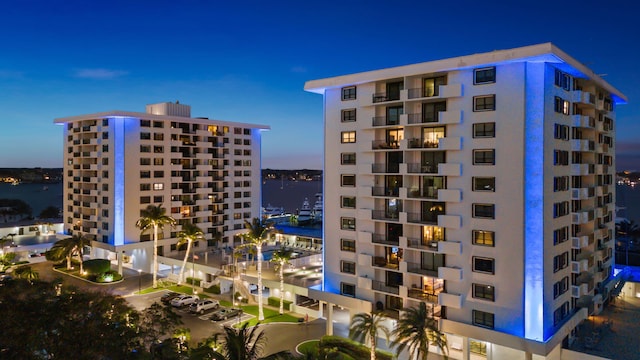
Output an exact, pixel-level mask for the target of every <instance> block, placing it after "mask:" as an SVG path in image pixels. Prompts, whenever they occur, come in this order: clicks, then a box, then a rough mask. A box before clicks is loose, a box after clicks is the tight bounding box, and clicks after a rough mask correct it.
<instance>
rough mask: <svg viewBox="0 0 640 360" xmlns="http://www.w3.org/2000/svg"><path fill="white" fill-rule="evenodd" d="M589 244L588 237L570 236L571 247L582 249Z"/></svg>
mask: <svg viewBox="0 0 640 360" xmlns="http://www.w3.org/2000/svg"><path fill="white" fill-rule="evenodd" d="M588 246H589V237H588V236H586V235H584V236H576V237H572V238H571V248H572V249H576V250H577V249H582V248H586V247H588Z"/></svg>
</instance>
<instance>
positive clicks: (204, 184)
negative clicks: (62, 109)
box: [55, 102, 269, 271]
mask: <svg viewBox="0 0 640 360" xmlns="http://www.w3.org/2000/svg"><path fill="white" fill-rule="evenodd" d="M55 123H56V124H60V125H62V126H63V129H64V130H63V132H64V175H65V179H64V183H65V186H64V230H65V232H66V233H68V234H71V233H74V234H75V233H82V234H84V235H86V236H88V237H90V238H91V239H92V240H93V241H92V245H91V246H92V253H91V256H92V257H99V258H110V259H117V260H118V262H119V264H122V262H125V263H130V265H131V267H132V268H134V269H141V270H143V271H151V263H152V260H153V259H152V246H153V241H152V240H153V234H152V232H147V233H145V234H141V232H140V229H139V228H137V227H136V225H135V224H136V221H137V220H138V219H139V218H140V211H141V210H143V209H145V208H146V207H147V206H148V205H162V207H164V208H165V209H166V210H167V215H170V216H172V217H173V218H175V219H176V220H177V226H176V227H175V228H170V227H165V229H164V230H162V231H160V232H159V237H158V238H159V239H160V240H159V248H158V254H159V255H161V256H162V255H164V256H171V255H172V254H177V253H178V251H177V249H176V242H177V239H176V236H177V234H178V232H179V231H180V230H181V225H182V224H184V223H185V222H191V223H194V224H195V225H197V226H198V227H199V228H200V229H202V231H203V232H204V233H205V241H199V242H197V244H194V245H195V247H194V251H203V250H206V249H207V248H208V247H211V246H214V245H217V246H222V245H225V244H226V243H228V242H229V241H233V240H230V239H232V238H233V236H234V235H235V234H237V233H239V232H241V231H242V229H244V221H245V220H251V219H252V218H254V217H259V216H260V207H261V191H260V184H261V182H260V177H261V176H260V146H261V132H262V131H263V130H267V129H269V128H268V127H267V126H263V125H254V124H243V123H234V122H227V121H218V120H209V119H207V118H192V117H191V108H190V106H188V105H184V104H179V103H177V102H176V103H160V104H153V105H147V107H146V112H144V113H140V112H127V111H109V112H103V113H95V114H88V115H80V116H73V117H66V118H60V119H56V120H55Z"/></svg>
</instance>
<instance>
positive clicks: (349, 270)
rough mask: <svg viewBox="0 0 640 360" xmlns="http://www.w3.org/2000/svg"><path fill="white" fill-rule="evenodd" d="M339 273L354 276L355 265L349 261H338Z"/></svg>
mask: <svg viewBox="0 0 640 360" xmlns="http://www.w3.org/2000/svg"><path fill="white" fill-rule="evenodd" d="M340 272H342V273H345V274H355V273H356V263H354V262H351V261H340Z"/></svg>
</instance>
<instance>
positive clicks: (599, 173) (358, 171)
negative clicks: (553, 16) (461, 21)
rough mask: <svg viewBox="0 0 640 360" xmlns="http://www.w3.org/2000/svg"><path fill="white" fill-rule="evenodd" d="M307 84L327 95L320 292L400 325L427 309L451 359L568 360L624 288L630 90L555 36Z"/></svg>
mask: <svg viewBox="0 0 640 360" xmlns="http://www.w3.org/2000/svg"><path fill="white" fill-rule="evenodd" d="M305 90H307V91H310V92H314V93H318V94H322V95H323V96H324V124H325V152H324V154H325V159H324V181H325V185H324V186H325V189H324V190H325V191H324V206H325V209H324V214H325V215H324V249H325V256H324V283H323V292H314V293H313V296H315V297H317V298H319V299H320V300H322V301H324V302H327V303H330V304H336V305H340V306H343V307H347V308H349V309H350V311H351V314H352V315H353V314H354V313H357V312H368V311H372V310H382V311H384V312H385V313H386V314H388V315H389V317H390V318H397V317H398V314H399V313H400V312H401V311H402V309H403V308H407V307H412V306H416V305H417V304H418V303H419V302H425V303H426V304H427V305H428V307H429V308H430V309H432V311H433V314H434V316H435V317H437V318H439V319H440V324H441V329H442V330H443V332H445V333H446V334H447V335H448V338H449V350H450V355H451V356H454V358H461V359H468V358H469V356H470V355H469V354H470V349H474V352H476V353H477V352H480V353H484V354H486V355H487V357H488V358H493V359H531V358H532V356H533V355H535V357H534V358H545V357H546V358H559V356H560V355H559V353H560V346H561V344H562V343H563V341H567V342H569V341H571V340H572V336H573V335H572V334H573V333H574V329H575V328H576V326H577V325H578V324H580V323H581V322H582V321H584V320H585V319H586V318H587V316H588V314H591V313H598V312H599V311H600V310H601V307H602V306H603V302H606V301H607V298H608V293H609V290H610V289H611V286H612V283H613V281H612V279H613V275H614V274H613V264H614V261H613V247H614V240H613V238H614V200H615V187H614V186H615V185H614V175H615V161H614V160H615V159H614V153H615V152H614V125H615V106H616V105H618V104H623V103H625V102H626V98H625V96H624V95H623V94H622V93H620V91H618V90H616V89H615V88H614V87H612V86H611V85H610V84H608V83H607V82H606V81H605V80H603V79H602V78H601V77H600V76H598V75H596V74H595V73H594V72H593V71H592V70H590V69H588V68H587V67H585V66H584V65H582V64H581V63H579V62H578V61H577V60H575V59H573V58H572V57H570V56H569V55H567V54H566V53H564V52H563V51H561V50H560V49H558V48H557V47H556V46H554V45H552V44H549V43H547V44H540V45H534V46H527V47H522V48H516V49H509V50H503V51H493V52H489V53H484V54H476V55H470V56H461V57H456V58H450V59H444V60H438V61H431V62H426V63H420V64H414V65H407V66H400V67H394V68H388V69H382V70H375V71H368V72H363V73H357V74H350V75H344V76H338V77H333V78H328V79H320V80H314V81H309V82H307V83H306V84H305ZM328 254H331V256H328ZM330 308H331V307H330ZM538 356H540V357H538Z"/></svg>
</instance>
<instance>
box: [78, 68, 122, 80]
mask: <svg viewBox="0 0 640 360" xmlns="http://www.w3.org/2000/svg"><path fill="white" fill-rule="evenodd" d="M127 74H128V72H127V71H122V70H110V69H100V68H98V69H78V70H76V71H75V73H74V74H73V76H75V77H78V78H83V79H93V80H108V79H115V78H117V77H120V76H124V75H127Z"/></svg>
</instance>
